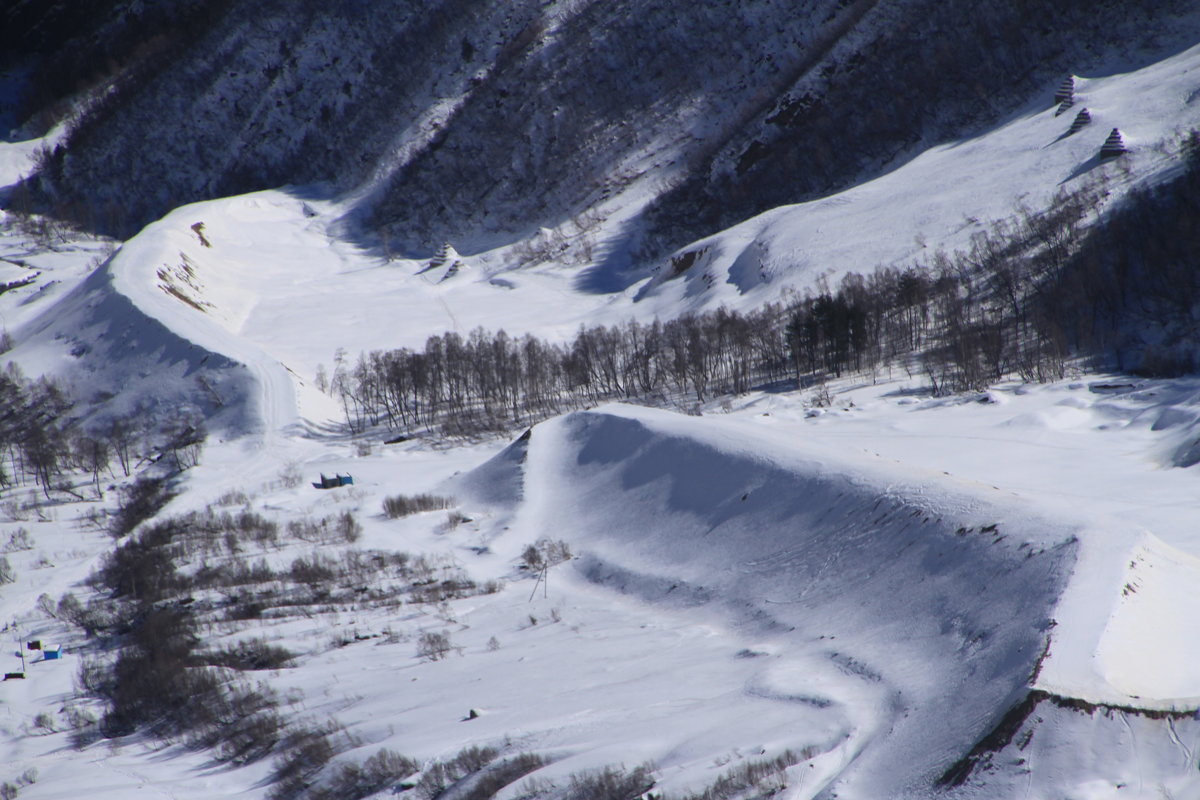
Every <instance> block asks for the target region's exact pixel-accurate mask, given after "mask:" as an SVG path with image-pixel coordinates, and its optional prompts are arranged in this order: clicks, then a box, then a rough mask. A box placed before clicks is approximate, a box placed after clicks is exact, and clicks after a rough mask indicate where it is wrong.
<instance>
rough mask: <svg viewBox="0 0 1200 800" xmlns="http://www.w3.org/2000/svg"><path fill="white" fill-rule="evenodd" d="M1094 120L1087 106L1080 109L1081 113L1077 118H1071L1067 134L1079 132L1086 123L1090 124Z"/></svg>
mask: <svg viewBox="0 0 1200 800" xmlns="http://www.w3.org/2000/svg"><path fill="white" fill-rule="evenodd" d="M1091 122H1092V113H1091V112H1090V111H1088V110H1087V109H1086V108H1081V109H1079V113H1078V114H1076V115H1075V119H1073V120H1071V127H1070V128H1067V135H1070V134H1072V133H1079V132H1080V131H1081V130H1083V128H1084V126H1085V125H1090V124H1091Z"/></svg>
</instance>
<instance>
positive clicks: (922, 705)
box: [488, 407, 1077, 798]
mask: <svg viewBox="0 0 1200 800" xmlns="http://www.w3.org/2000/svg"><path fill="white" fill-rule="evenodd" d="M488 469H489V470H494V467H492V466H489V467H488ZM524 494H525V500H524V508H523V509H522V510H520V511H519V512H518V513H517V514H516V516H515V518H514V521H513V522H512V524H513V525H514V526H519V527H521V528H522V529H523V530H526V531H530V532H536V533H538V534H540V535H544V536H553V537H558V536H563V537H566V538H567V539H568V540H569V541H570V542H571V543H572V544H573V546H575V547H577V548H579V549H581V550H583V551H585V552H586V554H587V555H586V557H585V558H584V559H583V562H582V564H581V566H580V569H581V570H582V572H583V573H584V574H585V575H586V576H587V577H588V578H589V579H590V580H592V581H595V582H597V583H599V584H602V585H606V586H610V587H612V588H616V589H619V590H621V591H623V592H626V593H630V594H633V595H635V596H637V597H639V598H640V599H642V600H643V601H648V602H650V603H652V604H663V605H666V606H670V607H684V608H687V607H695V606H698V605H699V606H710V607H712V608H716V609H719V610H720V613H722V614H723V615H727V616H728V618H730V619H732V620H734V624H735V625H737V626H738V627H739V629H741V630H743V631H744V632H747V633H749V635H753V636H757V637H760V638H761V639H762V640H763V641H765V642H769V643H770V645H769V648H768V650H769V652H770V654H771V655H770V658H769V659H767V660H766V661H764V669H763V671H762V673H761V674H760V675H759V678H758V679H757V680H756V681H755V682H754V685H752V686H749V687H747V691H751V692H755V693H757V694H760V695H765V696H771V697H774V698H776V699H778V700H781V701H786V702H796V703H801V704H805V705H812V706H815V707H819V708H830V707H836V708H839V709H843V713H844V714H845V715H846V716H847V718H849V719H850V720H852V723H851V729H850V730H849V731H848V738H847V740H846V741H845V742H844V743H842V744H841V745H840V746H839V747H838V748H837V751H836V754H830V755H829V756H828V758H827V759H825V761H823V762H822V763H823V764H824V765H825V766H824V767H823V769H826V770H828V771H827V773H826V777H827V780H828V789H827V791H828V792H830V793H831V794H830V796H833V795H832V793H833V792H836V794H837V796H839V797H864V798H865V797H882V796H888V797H896V796H901V795H902V794H904V793H907V792H912V791H918V790H920V789H921V787H926V788H928V787H929V786H930V785H931V784H932V782H933V780H934V779H935V778H936V777H937V775H939V774H940V773H941V772H943V771H944V770H945V769H946V768H947V767H948V766H949V764H950V763H952V762H953V761H954V760H956V759H957V758H959V757H960V756H961V755H962V754H963V750H964V748H963V743H964V742H970V741H974V740H975V739H977V738H979V737H980V736H981V735H982V734H983V733H985V732H986V730H987V729H988V728H989V727H990V726H991V725H992V724H994V723H995V722H996V715H997V709H1000V710H1003V709H1006V708H1007V707H1008V705H1010V704H1011V703H1012V702H1014V699H1015V698H1018V697H1019V696H1020V695H1021V693H1022V692H1023V691H1024V690H1025V688H1026V686H1027V683H1028V681H1029V679H1030V677H1031V676H1032V674H1033V672H1034V670H1035V666H1036V664H1037V662H1038V658H1039V656H1040V655H1041V653H1042V651H1043V648H1044V646H1045V643H1046V636H1047V632H1048V630H1049V627H1050V620H1051V617H1052V615H1053V610H1054V606H1055V604H1056V602H1057V599H1058V595H1059V593H1060V592H1061V591H1062V589H1063V587H1064V585H1065V583H1066V581H1067V578H1068V576H1069V575H1070V572H1071V568H1072V564H1073V562H1074V555H1075V550H1076V547H1077V544H1076V539H1075V537H1074V534H1073V533H1072V532H1071V531H1070V530H1069V529H1066V528H1064V527H1062V526H1056V525H1052V524H1049V523H1044V522H1043V523H1039V522H1038V521H1037V520H1035V519H1033V518H1027V517H1021V516H1017V515H1014V514H1013V513H1012V512H1011V511H1010V512H1001V510H1000V509H998V508H996V507H994V506H992V505H991V504H989V503H987V502H984V501H983V500H980V499H978V498H974V497H970V496H964V495H961V494H956V493H953V492H949V491H946V490H944V489H941V488H939V487H937V486H936V485H931V484H930V483H928V482H925V481H920V480H912V479H910V478H908V477H906V476H904V475H903V474H902V473H900V474H896V473H893V474H886V473H884V472H882V471H880V470H879V469H877V468H868V467H867V466H865V465H864V464H860V463H855V461H854V460H853V459H849V458H846V457H845V456H844V455H838V454H832V453H829V452H826V451H824V450H823V449H821V448H819V447H814V446H811V445H809V444H807V443H805V442H803V441H792V442H788V444H787V447H782V446H781V444H780V443H779V442H773V441H770V440H769V439H767V438H766V437H763V436H762V435H761V433H758V432H755V431H753V429H751V428H749V427H747V426H745V425H739V424H736V423H727V424H721V423H719V422H714V421H713V420H711V419H706V420H704V421H703V422H701V421H696V420H692V419H690V418H686V417H680V416H678V415H674V414H666V413H662V412H653V411H647V410H635V409H632V408H624V407H610V408H605V409H602V410H599V411H595V412H578V413H575V414H572V415H569V416H567V417H565V418H562V419H560V420H556V421H554V422H551V423H546V424H543V425H541V426H538V427H537V428H536V429H535V430H534V431H533V434H532V436H531V438H530V441H529V454H528V459H527V462H526V466H525V470H524ZM989 521H991V522H992V523H993V524H991V525H989ZM996 522H1002V524H1001V525H1000V526H999V527H997V526H996V524H995V523H996ZM795 735H796V736H797V737H798V738H797V741H795V742H789V743H787V744H789V745H790V746H794V747H796V748H800V747H803V746H804V741H803V737H804V734H803V732H802V731H799V730H798V731H797V732H796V734H795ZM835 765H836V766H835Z"/></svg>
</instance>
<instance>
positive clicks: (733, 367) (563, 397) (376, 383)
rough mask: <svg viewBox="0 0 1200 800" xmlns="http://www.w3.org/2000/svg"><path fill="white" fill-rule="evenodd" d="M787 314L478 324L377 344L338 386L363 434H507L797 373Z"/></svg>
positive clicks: (344, 372) (342, 374)
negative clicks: (570, 333) (381, 427)
mask: <svg viewBox="0 0 1200 800" xmlns="http://www.w3.org/2000/svg"><path fill="white" fill-rule="evenodd" d="M783 315H784V310H783V308H782V307H781V306H775V305H768V306H766V307H764V308H762V309H759V310H757V311H754V312H752V313H749V314H739V313H736V312H733V311H728V310H726V309H719V310H717V311H714V312H710V313H705V314H698V315H686V316H683V317H680V318H679V319H675V320H671V321H670V322H658V321H655V322H652V323H650V324H647V325H643V324H641V323H638V322H627V323H625V324H624V325H621V326H613V327H607V326H603V325H601V326H596V327H591V328H587V327H581V328H580V330H579V332H578V333H577V334H576V336H575V338H574V340H573V341H571V342H569V343H567V344H556V343H551V342H547V341H544V340H542V339H538V338H536V337H534V336H530V335H527V336H525V337H523V338H521V339H515V338H513V337H510V336H508V335H507V334H506V333H505V332H504V331H499V332H496V333H490V332H488V331H485V330H483V329H482V328H477V329H475V330H474V331H472V332H471V334H470V335H469V336H467V337H466V338H463V337H462V336H460V335H459V334H457V333H445V334H442V335H441V336H432V337H430V338H429V339H428V341H426V343H425V348H424V350H421V351H415V350H409V349H407V348H403V349H400V350H390V351H377V352H373V353H369V354H366V355H363V356H361V357H360V358H359V360H358V362H357V363H356V364H355V365H354V366H353V367H350V368H343V369H340V370H339V371H337V372H335V374H334V379H333V382H332V389H333V391H335V392H337V393H338V394H339V395H340V396H341V398H342V402H343V404H344V406H345V408H346V415H347V420H348V422H349V424H350V426H351V428H353V429H354V430H362V429H363V428H365V427H366V426H369V425H374V424H381V423H385V424H387V425H389V426H391V427H393V428H397V429H406V430H415V429H419V428H429V429H439V430H441V431H443V432H446V433H470V432H475V431H482V430H503V429H506V428H508V427H512V426H514V425H520V424H527V423H529V422H531V421H534V420H537V419H542V418H545V417H546V416H549V415H552V414H556V413H560V412H561V411H563V410H566V409H569V408H576V407H580V406H584V405H591V404H594V403H597V402H601V401H605V400H637V399H640V400H654V399H665V398H666V397H668V396H676V397H688V398H692V399H694V400H695V401H696V402H704V401H706V400H709V399H711V398H712V397H714V396H716V395H721V394H730V393H739V392H745V391H747V390H749V389H750V388H751V387H752V386H754V385H759V384H762V383H773V382H778V381H781V380H784V379H785V378H786V377H787V364H788V355H787V346H786V342H785V341H784V330H783V325H782V324H781V320H782V317H783Z"/></svg>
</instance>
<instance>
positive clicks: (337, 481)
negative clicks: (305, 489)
mask: <svg viewBox="0 0 1200 800" xmlns="http://www.w3.org/2000/svg"><path fill="white" fill-rule="evenodd" d="M353 485H354V478H353V477H351V476H350V475H334V476H333V477H332V478H328V477H326V476H325V473H324V472H322V473H321V482H320V483H314V484H313V488H314V489H336V488H337V487H339V486H353Z"/></svg>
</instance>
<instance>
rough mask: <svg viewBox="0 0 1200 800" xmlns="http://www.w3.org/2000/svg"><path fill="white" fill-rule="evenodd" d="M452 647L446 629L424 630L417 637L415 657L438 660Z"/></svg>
mask: <svg viewBox="0 0 1200 800" xmlns="http://www.w3.org/2000/svg"><path fill="white" fill-rule="evenodd" d="M452 647H453V646H452V645H451V644H450V634H449V633H447V632H446V631H442V632H440V633H438V632H435V631H425V632H424V633H422V634H421V635H420V636H419V637H418V638H417V657H418V658H427V659H429V660H430V661H440V660H442V659H443V658H445V657H446V655H447V654H449V652H450V650H451V649H452Z"/></svg>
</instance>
